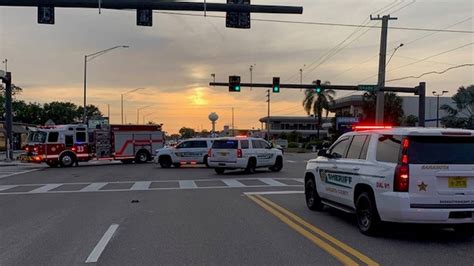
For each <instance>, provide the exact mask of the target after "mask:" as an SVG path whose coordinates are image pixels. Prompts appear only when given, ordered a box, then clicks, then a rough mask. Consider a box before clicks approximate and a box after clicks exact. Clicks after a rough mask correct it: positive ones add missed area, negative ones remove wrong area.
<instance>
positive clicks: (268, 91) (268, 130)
mask: <svg viewBox="0 0 474 266" xmlns="http://www.w3.org/2000/svg"><path fill="white" fill-rule="evenodd" d="M267 103H268V110H267V140H268V141H270V90H267Z"/></svg>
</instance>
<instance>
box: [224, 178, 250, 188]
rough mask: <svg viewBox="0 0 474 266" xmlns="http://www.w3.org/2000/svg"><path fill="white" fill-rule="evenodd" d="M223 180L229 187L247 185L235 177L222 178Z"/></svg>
mask: <svg viewBox="0 0 474 266" xmlns="http://www.w3.org/2000/svg"><path fill="white" fill-rule="evenodd" d="M222 182H224V184H226V185H227V186H228V187H245V185H244V184H242V183H240V182H239V181H238V180H235V179H222Z"/></svg>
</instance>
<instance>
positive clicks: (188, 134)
mask: <svg viewBox="0 0 474 266" xmlns="http://www.w3.org/2000/svg"><path fill="white" fill-rule="evenodd" d="M179 134H181V138H183V139H189V138H192V137H194V135H195V134H196V131H194V129H192V128H188V127H182V128H181V129H180V130H179Z"/></svg>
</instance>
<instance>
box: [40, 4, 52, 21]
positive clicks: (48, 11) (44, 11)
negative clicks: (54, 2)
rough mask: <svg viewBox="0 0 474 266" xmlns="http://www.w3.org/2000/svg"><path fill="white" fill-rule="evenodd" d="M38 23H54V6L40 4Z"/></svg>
mask: <svg viewBox="0 0 474 266" xmlns="http://www.w3.org/2000/svg"><path fill="white" fill-rule="evenodd" d="M38 23H39V24H54V6H38Z"/></svg>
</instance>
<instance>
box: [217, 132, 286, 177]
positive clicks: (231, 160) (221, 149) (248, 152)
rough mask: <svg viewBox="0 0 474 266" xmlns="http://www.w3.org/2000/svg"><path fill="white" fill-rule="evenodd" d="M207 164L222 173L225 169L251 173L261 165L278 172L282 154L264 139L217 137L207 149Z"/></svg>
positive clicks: (281, 163)
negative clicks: (243, 170)
mask: <svg viewBox="0 0 474 266" xmlns="http://www.w3.org/2000/svg"><path fill="white" fill-rule="evenodd" d="M209 166H210V167H213V168H214V170H215V171H216V173H217V174H223V173H224V171H225V170H227V169H245V172H247V173H249V174H252V173H254V172H255V169H256V168H263V167H268V168H269V169H270V170H271V171H273V172H278V171H280V170H281V169H282V168H283V154H282V151H281V150H279V149H277V148H274V147H273V145H272V144H270V143H268V142H267V141H266V140H264V139H260V138H250V137H231V138H219V139H215V140H214V143H213V144H212V148H211V149H210V150H209Z"/></svg>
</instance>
